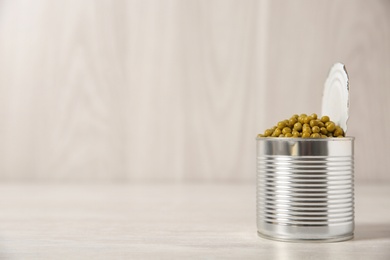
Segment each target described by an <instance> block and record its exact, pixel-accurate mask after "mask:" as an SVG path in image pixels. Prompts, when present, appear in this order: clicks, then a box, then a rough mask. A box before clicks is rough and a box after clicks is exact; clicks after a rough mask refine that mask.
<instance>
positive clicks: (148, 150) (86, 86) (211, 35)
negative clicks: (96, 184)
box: [0, 0, 390, 181]
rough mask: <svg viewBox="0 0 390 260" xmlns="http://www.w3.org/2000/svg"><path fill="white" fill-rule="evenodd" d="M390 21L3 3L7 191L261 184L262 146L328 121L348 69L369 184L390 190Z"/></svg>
mask: <svg viewBox="0 0 390 260" xmlns="http://www.w3.org/2000/svg"><path fill="white" fill-rule="evenodd" d="M389 13H390V4H389V2H388V1H380V0H375V1H371V2H369V3H368V2H366V1H363V0H359V1H343V2H340V1H317V2H315V3H314V2H312V1H307V0H306V1H305V0H299V1H294V2H288V3H285V2H284V1H266V0H265V1H255V0H253V1H251V0H248V1H236V0H229V1H219V0H214V1H196V0H191V1H178V0H168V1H156V0H147V1H139V0H131V1H87V0H86V1H49V0H39V1H34V2H31V1H23V0H17V1H10V0H3V1H0V179H2V180H54V181H66V180H69V181H72V180H76V181H99V180H101V181H105V180H107V181H133V180H143V181H145V180H146V181H165V180H167V181H248V180H254V178H255V142H254V138H255V136H256V134H257V133H258V132H260V131H262V130H263V129H265V128H266V127H269V126H270V125H272V124H274V122H275V121H277V120H278V119H282V118H284V117H286V116H289V115H290V114H292V113H301V112H311V111H319V109H320V107H321V106H320V101H321V94H322V86H323V82H324V80H325V78H326V76H327V72H328V69H329V68H330V66H331V65H332V64H333V63H334V62H336V61H342V62H344V63H345V64H346V65H347V69H348V72H349V75H350V78H351V95H352V99H351V119H350V124H349V125H350V127H349V129H350V134H351V135H354V136H356V138H357V141H356V177H357V178H356V179H357V181H360V180H362V181H363V180H364V181H365V180H372V181H382V180H387V181H389V180H390V177H389V176H388V174H387V169H386V164H385V161H386V154H387V153H386V146H387V144H388V143H389V138H387V137H386V135H383V134H380V133H386V132H387V130H388V129H389V127H390V123H389V120H386V119H385V118H386V113H387V111H389V110H390V107H389V106H390V102H389V101H390V90H389V88H388V86H389V84H390V74H389V73H388V71H389V70H390V48H389V46H390V15H389ZM361 121H364V122H368V123H369V124H375V123H376V122H378V121H381V122H382V123H381V126H378V134H376V135H375V136H368V135H366V134H365V133H366V129H364V128H361V127H360V125H361Z"/></svg>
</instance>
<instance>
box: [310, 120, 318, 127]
mask: <svg viewBox="0 0 390 260" xmlns="http://www.w3.org/2000/svg"><path fill="white" fill-rule="evenodd" d="M310 126H311V127H313V126H318V121H317V120H314V119H313V120H310Z"/></svg>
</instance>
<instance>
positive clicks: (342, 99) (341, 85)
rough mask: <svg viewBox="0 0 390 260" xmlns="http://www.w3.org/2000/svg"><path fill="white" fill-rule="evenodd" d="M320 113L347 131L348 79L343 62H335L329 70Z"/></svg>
mask: <svg viewBox="0 0 390 260" xmlns="http://www.w3.org/2000/svg"><path fill="white" fill-rule="evenodd" d="M322 115H323V116H324V115H327V116H329V117H330V119H331V120H332V121H333V122H335V124H336V125H339V126H340V127H342V128H343V129H344V132H345V133H346V132H347V121H348V118H349V81H348V74H347V70H346V69H345V66H344V64H341V63H336V64H334V65H333V66H332V68H331V69H330V71H329V75H328V78H327V79H326V81H325V86H324V93H323V96H322Z"/></svg>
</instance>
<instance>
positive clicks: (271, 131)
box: [264, 129, 274, 136]
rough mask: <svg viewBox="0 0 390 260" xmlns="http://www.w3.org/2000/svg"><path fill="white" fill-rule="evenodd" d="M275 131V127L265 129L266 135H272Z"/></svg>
mask: <svg viewBox="0 0 390 260" xmlns="http://www.w3.org/2000/svg"><path fill="white" fill-rule="evenodd" d="M273 132H274V130H273V129H267V130H265V131H264V136H270V135H272V133H273Z"/></svg>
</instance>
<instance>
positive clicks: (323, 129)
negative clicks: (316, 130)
mask: <svg viewBox="0 0 390 260" xmlns="http://www.w3.org/2000/svg"><path fill="white" fill-rule="evenodd" d="M320 132H321V134H323V135H326V134H327V133H328V130H326V128H325V127H321V128H320Z"/></svg>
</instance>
